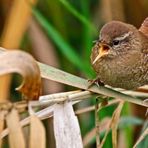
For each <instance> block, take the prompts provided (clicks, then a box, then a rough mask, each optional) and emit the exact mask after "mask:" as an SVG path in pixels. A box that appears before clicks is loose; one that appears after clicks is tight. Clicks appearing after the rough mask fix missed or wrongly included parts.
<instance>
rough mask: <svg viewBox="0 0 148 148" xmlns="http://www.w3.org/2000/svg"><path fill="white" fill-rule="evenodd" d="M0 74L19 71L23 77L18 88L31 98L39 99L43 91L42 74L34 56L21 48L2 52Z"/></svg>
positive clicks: (26, 96) (0, 55)
mask: <svg viewBox="0 0 148 148" xmlns="http://www.w3.org/2000/svg"><path fill="white" fill-rule="evenodd" d="M0 61H1V62H0V75H4V74H8V73H18V74H20V75H21V76H22V77H23V81H22V83H21V85H20V86H19V87H18V88H16V90H18V91H20V92H22V93H23V95H24V96H25V98H27V99H29V100H34V99H38V97H39V95H40V92H41V76H40V70H39V67H38V65H37V62H36V61H35V60H34V58H33V57H32V56H31V55H29V54H28V53H25V52H23V51H19V50H13V51H7V52H3V53H2V54H0Z"/></svg>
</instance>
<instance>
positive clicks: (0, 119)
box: [0, 110, 6, 148]
mask: <svg viewBox="0 0 148 148" xmlns="http://www.w3.org/2000/svg"><path fill="white" fill-rule="evenodd" d="M5 114H6V111H4V110H1V111H0V134H1V133H2V131H3V129H4V116H5ZM1 145H2V139H0V148H1Z"/></svg>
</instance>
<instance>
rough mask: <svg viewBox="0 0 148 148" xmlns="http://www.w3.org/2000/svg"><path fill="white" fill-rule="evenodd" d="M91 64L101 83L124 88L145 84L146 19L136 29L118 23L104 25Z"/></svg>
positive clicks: (147, 80)
mask: <svg viewBox="0 0 148 148" xmlns="http://www.w3.org/2000/svg"><path fill="white" fill-rule="evenodd" d="M91 63H92V66H93V68H94V70H95V71H96V73H97V77H98V79H99V80H101V81H103V83H104V84H107V85H110V86H113V87H119V88H124V89H136V88H138V87H140V86H143V85H145V84H148V18H147V19H145V21H144V23H143V25H142V26H141V28H140V29H139V30H138V29H137V28H136V27H134V26H133V25H130V24H126V23H122V22H119V21H111V22H109V23H107V24H106V25H104V26H103V27H102V29H101V31H100V37H99V40H98V41H97V42H96V44H95V46H94V47H93V48H92V54H91Z"/></svg>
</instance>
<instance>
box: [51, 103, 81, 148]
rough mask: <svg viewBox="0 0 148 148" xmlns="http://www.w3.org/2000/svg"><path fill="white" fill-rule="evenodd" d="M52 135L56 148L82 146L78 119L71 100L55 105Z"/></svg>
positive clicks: (76, 147)
mask: <svg viewBox="0 0 148 148" xmlns="http://www.w3.org/2000/svg"><path fill="white" fill-rule="evenodd" d="M54 135H55V139H56V148H83V144H82V139H81V133H80V127H79V123H78V119H77V117H76V116H75V113H74V111H73V108H72V104H71V102H65V103H63V104H56V105H55V107H54Z"/></svg>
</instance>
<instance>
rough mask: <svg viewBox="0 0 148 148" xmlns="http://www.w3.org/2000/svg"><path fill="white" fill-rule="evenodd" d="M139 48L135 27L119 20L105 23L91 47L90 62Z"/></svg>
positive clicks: (115, 56)
mask: <svg viewBox="0 0 148 148" xmlns="http://www.w3.org/2000/svg"><path fill="white" fill-rule="evenodd" d="M136 48H139V41H138V30H137V29H136V27H134V26H132V25H129V24H126V23H122V22H119V21H111V22H109V23H107V24H105V25H104V26H103V27H102V29H101V31H100V36H99V40H98V41H97V42H96V44H95V46H94V47H93V49H92V64H95V63H96V62H97V61H99V60H101V59H105V58H110V59H114V58H117V57H120V56H123V55H125V54H129V53H130V52H133V51H134V50H136Z"/></svg>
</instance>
